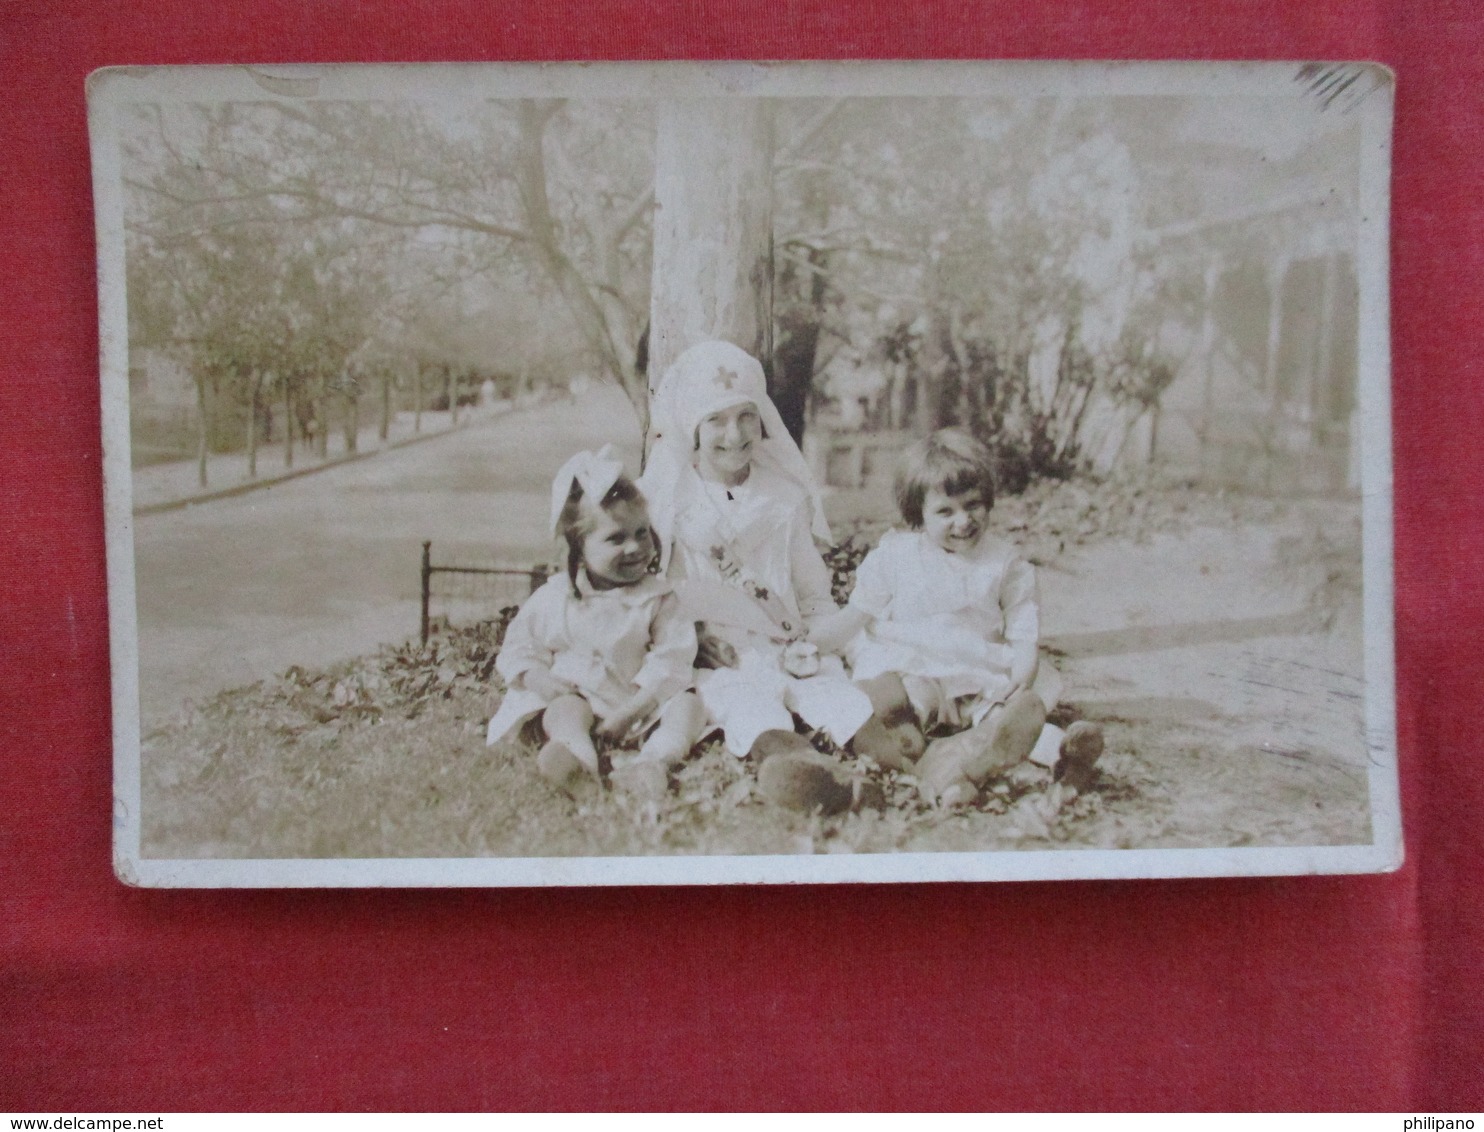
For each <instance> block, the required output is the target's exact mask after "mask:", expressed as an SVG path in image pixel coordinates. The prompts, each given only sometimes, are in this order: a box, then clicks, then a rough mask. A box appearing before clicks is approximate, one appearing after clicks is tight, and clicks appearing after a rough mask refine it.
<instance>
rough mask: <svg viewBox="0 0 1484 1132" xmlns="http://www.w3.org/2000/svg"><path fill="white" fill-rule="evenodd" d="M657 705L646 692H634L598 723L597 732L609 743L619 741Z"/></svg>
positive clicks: (646, 717)
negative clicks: (616, 709) (611, 713)
mask: <svg viewBox="0 0 1484 1132" xmlns="http://www.w3.org/2000/svg"><path fill="white" fill-rule="evenodd" d="M658 706H659V705H658V704H657V703H656V701H655V698H654V697H653V696H651V695H650V694H649V693H647V692H635V693H634V694H633V695H632V696H630V697H629V698H628V699H627V700H625V701H624V702H623V703H622V704H620V705H619V708H618V711H616V712H614V713H613V715H611V716H609V717H608V718H607V719H605V720H604V721H603V722H602V723H600V724H599V725H598V734H599V735H600V736H601V737H602V738H604V739H607V740H608V741H609V742H610V743H621V742H623V741H624V740H625V739H627V738H629V737H630V735H632V733H633V731H634V728H635V727H637V726H638V725H639V724H641V723H643V722H644V721H645V720H646V719H648V718H649V715H650V713H651V712H653V711H654V709H655V708H656V707H658Z"/></svg>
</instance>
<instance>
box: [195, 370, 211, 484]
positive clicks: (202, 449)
mask: <svg viewBox="0 0 1484 1132" xmlns="http://www.w3.org/2000/svg"><path fill="white" fill-rule="evenodd" d="M209 423H210V422H209V421H208V420H207V419H206V378H205V377H204V376H200V375H198V376H197V377H196V480H197V482H198V483H200V485H201V486H202V487H205V486H206V450H207V448H208V446H209V445H210V436H209V433H210V428H209Z"/></svg>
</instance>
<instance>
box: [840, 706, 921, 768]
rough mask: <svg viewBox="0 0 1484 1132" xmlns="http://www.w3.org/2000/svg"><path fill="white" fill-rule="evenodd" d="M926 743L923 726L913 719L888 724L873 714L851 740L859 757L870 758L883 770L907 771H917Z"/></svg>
mask: <svg viewBox="0 0 1484 1132" xmlns="http://www.w3.org/2000/svg"><path fill="white" fill-rule="evenodd" d="M926 747H927V740H926V739H924V738H923V736H922V730H921V728H919V727H918V726H917V724H916V723H914V722H913V721H912V720H902V721H901V722H899V723H894V724H887V723H884V722H883V721H882V720H881V719H880V718H879V717H877V716H874V715H873V716H872V717H871V718H870V719H868V720H866V722H865V723H863V724H862V725H861V729H860V730H859V731H857V732H856V733H855V737H854V738H853V739H851V740H850V749H851V750H853V751H854V752H855V754H856V756H857V757H858V758H865V759H870V760H871V761H872V762H874V763H875V764H876V765H877V766H879V767H881V768H882V769H883V770H898V771H903V772H904V773H907V774H911V773H912V772H913V771H914V769H915V768H916V766H917V760H918V759H920V758H922V752H923V751H924V750H925V749H926Z"/></svg>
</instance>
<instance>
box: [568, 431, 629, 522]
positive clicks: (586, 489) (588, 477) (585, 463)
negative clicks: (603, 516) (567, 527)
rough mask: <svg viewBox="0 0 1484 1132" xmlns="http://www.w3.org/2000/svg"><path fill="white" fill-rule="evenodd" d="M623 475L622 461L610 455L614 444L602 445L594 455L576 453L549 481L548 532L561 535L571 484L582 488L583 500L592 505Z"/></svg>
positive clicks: (595, 504) (611, 488)
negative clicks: (549, 519)
mask: <svg viewBox="0 0 1484 1132" xmlns="http://www.w3.org/2000/svg"><path fill="white" fill-rule="evenodd" d="M622 475H623V462H622V461H621V460H619V459H618V458H617V457H616V456H614V455H613V445H611V444H605V445H603V447H602V448H599V449H598V450H597V451H596V452H578V453H577V454H576V455H574V456H573V457H572V458H571V459H569V460H568V461H567V462H566V463H565V464H563V465H562V470H561V471H559V472H558V473H557V474H556V479H554V480H552V481H551V530H552V533H553V534H560V533H561V531H560V526H561V521H562V508H564V507H566V505H567V500H568V499H569V498H570V497H571V495H572V485H573V484H574V483H576V484H579V485H580V486H581V487H582V498H584V499H587V500H591V501H592V504H593V506H597V505H598V504H599V503H601V502H602V501H603V497H604V496H605V495H607V494H608V493H609V492H610V491H612V490H613V485H614V484H616V483H617V482H618V480H619V477H620V476H622Z"/></svg>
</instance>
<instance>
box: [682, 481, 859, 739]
mask: <svg viewBox="0 0 1484 1132" xmlns="http://www.w3.org/2000/svg"><path fill="white" fill-rule="evenodd" d="M675 491H676V499H675V506H674V511H673V513H674V515H675V527H674V535H673V548H672V552H671V558H670V577H671V578H672V579H673V580H674V581H675V583H676V587H677V590H678V592H679V594H680V596H681V599H682V601H683V603H684V607H685V609H686V611H687V613H688V614H689V615H691V616H693V617H694V618H695V619H696V620H697V621H701V622H704V623H705V626H706V629H707V630H708V631H709V632H710V633H712V634H713V635H715V636H717V637H719V638H720V639H721V640H723V641H725V642H726V643H727V644H729V645H731V646H732V648H734V649H735V650H736V652H737V656H738V666H737V667H736V668H719V669H711V670H702V671H700V672H698V673H697V674H696V691H697V693H698V694H699V695H700V697H701V702H702V703H703V704H705V706H706V710H707V714H708V715H709V716H710V719H711V721H712V722H713V723H714V724H715V725H716V726H718V727H720V728H721V729H722V732H723V734H724V735H725V737H726V744H727V748H728V749H729V750H730V751H732V753H734V754H736V755H739V756H740V755H745V754H746V753H747V751H748V750H749V749H750V748H751V746H752V744H753V742H754V740H756V738H757V737H758V736H759V735H760V734H762V733H763V732H764V731H768V730H775V729H776V730H793V726H794V722H793V714H792V713H795V712H797V713H798V714H799V715H800V716H801V717H802V718H803V719H804V721H805V722H806V723H808V724H809V725H810V726H812V727H818V728H822V729H823V730H824V731H825V732H826V733H827V734H828V735H829V736H830V738H831V739H833V740H834V741H835V742H836V743H838V744H841V745H844V744H845V743H846V742H848V741H849V740H850V738H851V736H853V735H854V734H855V733H856V731H857V730H859V729H860V726H861V725H862V724H863V723H865V721H866V720H867V719H869V718H870V715H871V701H870V700H869V699H868V698H867V697H866V695H865V693H864V692H862V691H860V689H858V688H856V687H855V686H854V685H853V684H852V683H851V682H850V679H849V677H848V676H847V675H846V673H845V667H844V665H843V663H842V662H841V660H840V658H839V657H835V656H825V657H821V658H820V660H819V671H818V673H817V674H815V675H812V676H807V677H804V678H799V677H796V676H793V675H790V674H789V673H788V672H787V671H785V669H784V667H783V654H784V649H785V647H786V646H787V645H788V643H789V642H790V641H801V640H803V639H804V637H805V635H806V634H807V631H808V628H809V625H810V623H811V622H812V621H813V620H814V619H815V618H817V617H820V616H823V615H825V614H829V613H834V612H835V611H836V608H837V607H836V605H835V603H834V600H833V599H832V598H831V596H830V572H829V568H828V567H827V566H825V564H824V560H823V559H822V558H821V557H820V554H819V550H818V549H817V548H816V547H815V545H814V539H813V535H812V534H811V530H810V527H811V523H810V507H811V504H810V500H809V497H808V495H807V494H806V492H805V491H804V490H803V489H802V488H800V487H799V486H798V485H796V484H794V483H793V482H791V481H790V480H788V479H786V478H784V477H783V476H782V475H779V474H778V473H776V472H774V471H772V470H770V469H768V468H765V467H762V466H760V465H757V464H754V465H753V467H752V470H751V472H750V473H749V475H748V477H747V480H746V481H745V482H744V483H742V484H741V485H739V486H737V487H732V488H727V487H725V486H723V485H721V484H717V483H711V482H709V481H706V480H703V479H701V477H700V476H699V475H697V474H696V473H695V472H694V471H687V472H685V473H683V474H682V475H681V476H680V477H679V478H678V482H677V484H676V487H675Z"/></svg>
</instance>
